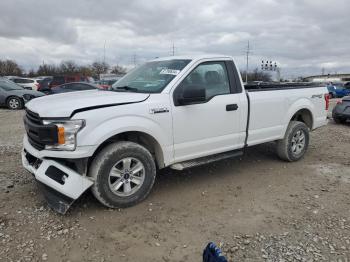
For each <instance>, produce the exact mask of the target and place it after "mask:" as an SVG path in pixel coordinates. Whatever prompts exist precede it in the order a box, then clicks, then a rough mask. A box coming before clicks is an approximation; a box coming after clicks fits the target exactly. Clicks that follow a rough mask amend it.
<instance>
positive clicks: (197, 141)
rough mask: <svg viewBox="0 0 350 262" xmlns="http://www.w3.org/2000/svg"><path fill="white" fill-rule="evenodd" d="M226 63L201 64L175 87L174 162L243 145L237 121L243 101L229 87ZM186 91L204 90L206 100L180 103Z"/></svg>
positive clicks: (239, 95) (241, 95) (173, 113)
mask: <svg viewBox="0 0 350 262" xmlns="http://www.w3.org/2000/svg"><path fill="white" fill-rule="evenodd" d="M227 63H228V62H227V61H226V62H225V61H210V62H204V63H201V64H199V65H197V66H196V67H195V68H194V69H193V70H192V72H190V73H189V74H188V75H187V76H186V77H185V78H184V80H183V81H182V82H181V83H180V84H179V85H178V86H177V87H176V88H175V90H174V92H173V99H174V103H173V107H172V115H173V135H174V160H175V162H181V161H185V160H189V159H194V158H198V157H202V156H207V155H211V154H215V153H221V152H225V151H230V150H233V149H237V148H239V147H242V146H243V143H244V139H243V137H244V131H245V130H244V128H242V124H241V122H244V121H240V118H241V111H242V105H243V107H244V104H242V103H244V102H245V101H246V98H245V94H243V93H242V91H241V92H235V91H234V90H235V89H234V87H233V86H232V85H235V84H234V81H230V79H229V74H228V71H227ZM186 89H187V90H188V89H193V90H195V89H197V91H198V89H200V91H203V89H204V90H205V99H204V100H203V101H199V102H197V103H196V102H194V103H190V104H181V103H180V104H179V103H178V101H179V99H181V96H182V94H184V93H186V92H185V90H186ZM193 90H192V91H193ZM190 93H191V92H190ZM192 93H196V94H198V93H201V92H192ZM244 99H245V100H244Z"/></svg>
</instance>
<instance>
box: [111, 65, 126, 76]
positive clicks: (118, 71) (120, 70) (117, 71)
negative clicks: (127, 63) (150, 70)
mask: <svg viewBox="0 0 350 262" xmlns="http://www.w3.org/2000/svg"><path fill="white" fill-rule="evenodd" d="M111 73H112V74H116V75H123V74H125V73H126V68H125V67H122V66H120V65H116V66H113V67H112V69H111Z"/></svg>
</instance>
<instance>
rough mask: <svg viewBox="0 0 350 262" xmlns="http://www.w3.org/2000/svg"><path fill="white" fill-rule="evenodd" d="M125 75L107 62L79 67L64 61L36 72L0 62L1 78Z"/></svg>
mask: <svg viewBox="0 0 350 262" xmlns="http://www.w3.org/2000/svg"><path fill="white" fill-rule="evenodd" d="M106 73H112V74H125V73H126V68H125V67H122V66H119V65H115V66H111V65H109V64H108V63H105V62H98V61H95V62H93V63H92V64H89V65H79V64H78V63H76V62H75V61H72V60H68V61H62V62H61V63H60V64H44V63H43V64H42V65H40V66H39V67H38V68H37V69H36V70H35V69H31V70H29V72H25V70H24V69H23V67H21V66H20V65H19V64H18V63H17V62H16V61H14V60H10V59H7V60H0V76H22V77H23V76H26V77H36V76H57V75H69V74H80V75H85V76H92V77H96V78H98V77H99V75H100V74H106Z"/></svg>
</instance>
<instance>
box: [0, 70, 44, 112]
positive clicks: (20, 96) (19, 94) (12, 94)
mask: <svg viewBox="0 0 350 262" xmlns="http://www.w3.org/2000/svg"><path fill="white" fill-rule="evenodd" d="M44 95H45V94H44V93H41V92H38V91H34V90H28V89H24V88H23V87H21V86H19V85H17V84H15V83H13V82H11V81H9V80H7V79H5V78H2V77H0V106H6V107H8V108H9V109H12V110H16V109H22V108H23V107H24V104H25V103H27V102H28V101H29V100H32V99H33V98H36V97H40V96H44Z"/></svg>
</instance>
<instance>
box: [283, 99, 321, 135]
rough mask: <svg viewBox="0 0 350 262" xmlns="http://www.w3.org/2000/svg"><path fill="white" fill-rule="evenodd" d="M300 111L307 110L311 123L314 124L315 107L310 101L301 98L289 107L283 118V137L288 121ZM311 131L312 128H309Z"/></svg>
mask: <svg viewBox="0 0 350 262" xmlns="http://www.w3.org/2000/svg"><path fill="white" fill-rule="evenodd" d="M301 109H307V110H309V111H310V113H311V117H312V123H314V118H315V116H314V111H315V106H314V104H313V103H312V101H310V100H309V99H307V98H302V99H298V100H297V101H295V102H294V103H293V104H291V105H290V107H289V109H288V111H287V113H286V115H285V118H284V121H283V122H284V123H285V124H284V129H283V135H284V134H285V133H286V130H287V127H288V124H289V122H290V120H291V119H292V117H293V115H294V114H295V113H296V112H298V111H299V110H301ZM311 129H313V128H311Z"/></svg>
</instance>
